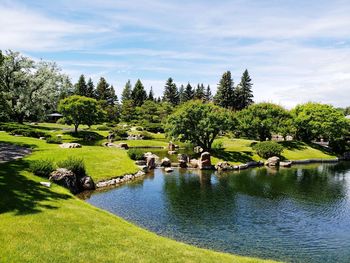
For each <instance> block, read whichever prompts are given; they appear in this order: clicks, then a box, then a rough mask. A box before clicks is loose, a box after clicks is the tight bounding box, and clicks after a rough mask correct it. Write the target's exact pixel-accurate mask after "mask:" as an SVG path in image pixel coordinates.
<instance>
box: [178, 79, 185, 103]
mask: <svg viewBox="0 0 350 263" xmlns="http://www.w3.org/2000/svg"><path fill="white" fill-rule="evenodd" d="M184 102H185V87H184V85H183V84H181V86H180V88H179V103H180V104H182V103H184Z"/></svg>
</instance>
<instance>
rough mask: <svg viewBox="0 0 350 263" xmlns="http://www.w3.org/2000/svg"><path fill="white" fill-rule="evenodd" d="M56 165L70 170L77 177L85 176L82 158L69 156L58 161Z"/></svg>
mask: <svg viewBox="0 0 350 263" xmlns="http://www.w3.org/2000/svg"><path fill="white" fill-rule="evenodd" d="M57 166H58V167H59V168H66V169H67V170H70V171H72V172H73V173H74V174H75V175H76V176H77V177H78V178H82V177H84V176H86V169H85V164H84V160H83V159H81V158H75V157H69V158H68V159H66V160H64V161H60V162H58V163H57Z"/></svg>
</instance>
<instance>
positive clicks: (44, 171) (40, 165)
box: [29, 159, 55, 178]
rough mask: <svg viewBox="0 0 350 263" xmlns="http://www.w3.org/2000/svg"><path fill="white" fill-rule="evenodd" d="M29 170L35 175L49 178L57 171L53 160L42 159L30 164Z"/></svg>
mask: <svg viewBox="0 0 350 263" xmlns="http://www.w3.org/2000/svg"><path fill="white" fill-rule="evenodd" d="M29 170H30V171H31V172H32V173H34V174H35V175H38V176H41V177H45V178H49V177H50V174H51V173H52V172H53V171H54V170H55V166H54V164H53V162H52V161H51V160H48V159H41V160H36V161H32V162H30V166H29Z"/></svg>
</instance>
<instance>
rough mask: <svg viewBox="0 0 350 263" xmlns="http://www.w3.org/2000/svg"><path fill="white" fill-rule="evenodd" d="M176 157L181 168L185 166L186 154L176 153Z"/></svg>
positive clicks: (186, 161)
mask: <svg viewBox="0 0 350 263" xmlns="http://www.w3.org/2000/svg"><path fill="white" fill-rule="evenodd" d="M177 159H178V161H179V166H180V167H181V168H187V163H188V156H187V155H186V154H178V155H177Z"/></svg>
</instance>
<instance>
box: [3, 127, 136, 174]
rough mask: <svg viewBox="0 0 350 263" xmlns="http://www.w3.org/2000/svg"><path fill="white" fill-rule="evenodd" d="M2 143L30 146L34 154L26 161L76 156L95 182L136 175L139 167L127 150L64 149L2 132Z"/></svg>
mask: <svg viewBox="0 0 350 263" xmlns="http://www.w3.org/2000/svg"><path fill="white" fill-rule="evenodd" d="M0 142H8V143H16V144H24V145H29V146H30V147H32V148H33V154H31V155H30V156H28V157H26V158H25V160H28V161H30V160H39V159H51V160H53V161H59V160H63V159H66V158H68V156H74V157H79V158H83V159H84V162H85V165H86V168H87V172H88V174H89V175H90V176H92V177H93V179H94V180H95V181H99V180H102V179H106V178H110V177H115V176H121V175H124V174H127V173H135V172H137V171H138V167H137V166H136V165H135V164H134V162H133V161H132V160H131V159H130V158H129V157H128V155H127V152H126V151H125V150H121V149H116V148H106V147H102V146H87V145H83V147H82V148H78V149H62V148H60V147H59V146H58V145H57V144H48V143H46V142H45V141H44V140H39V139H35V138H28V137H14V136H11V135H8V134H7V133H5V132H0Z"/></svg>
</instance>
